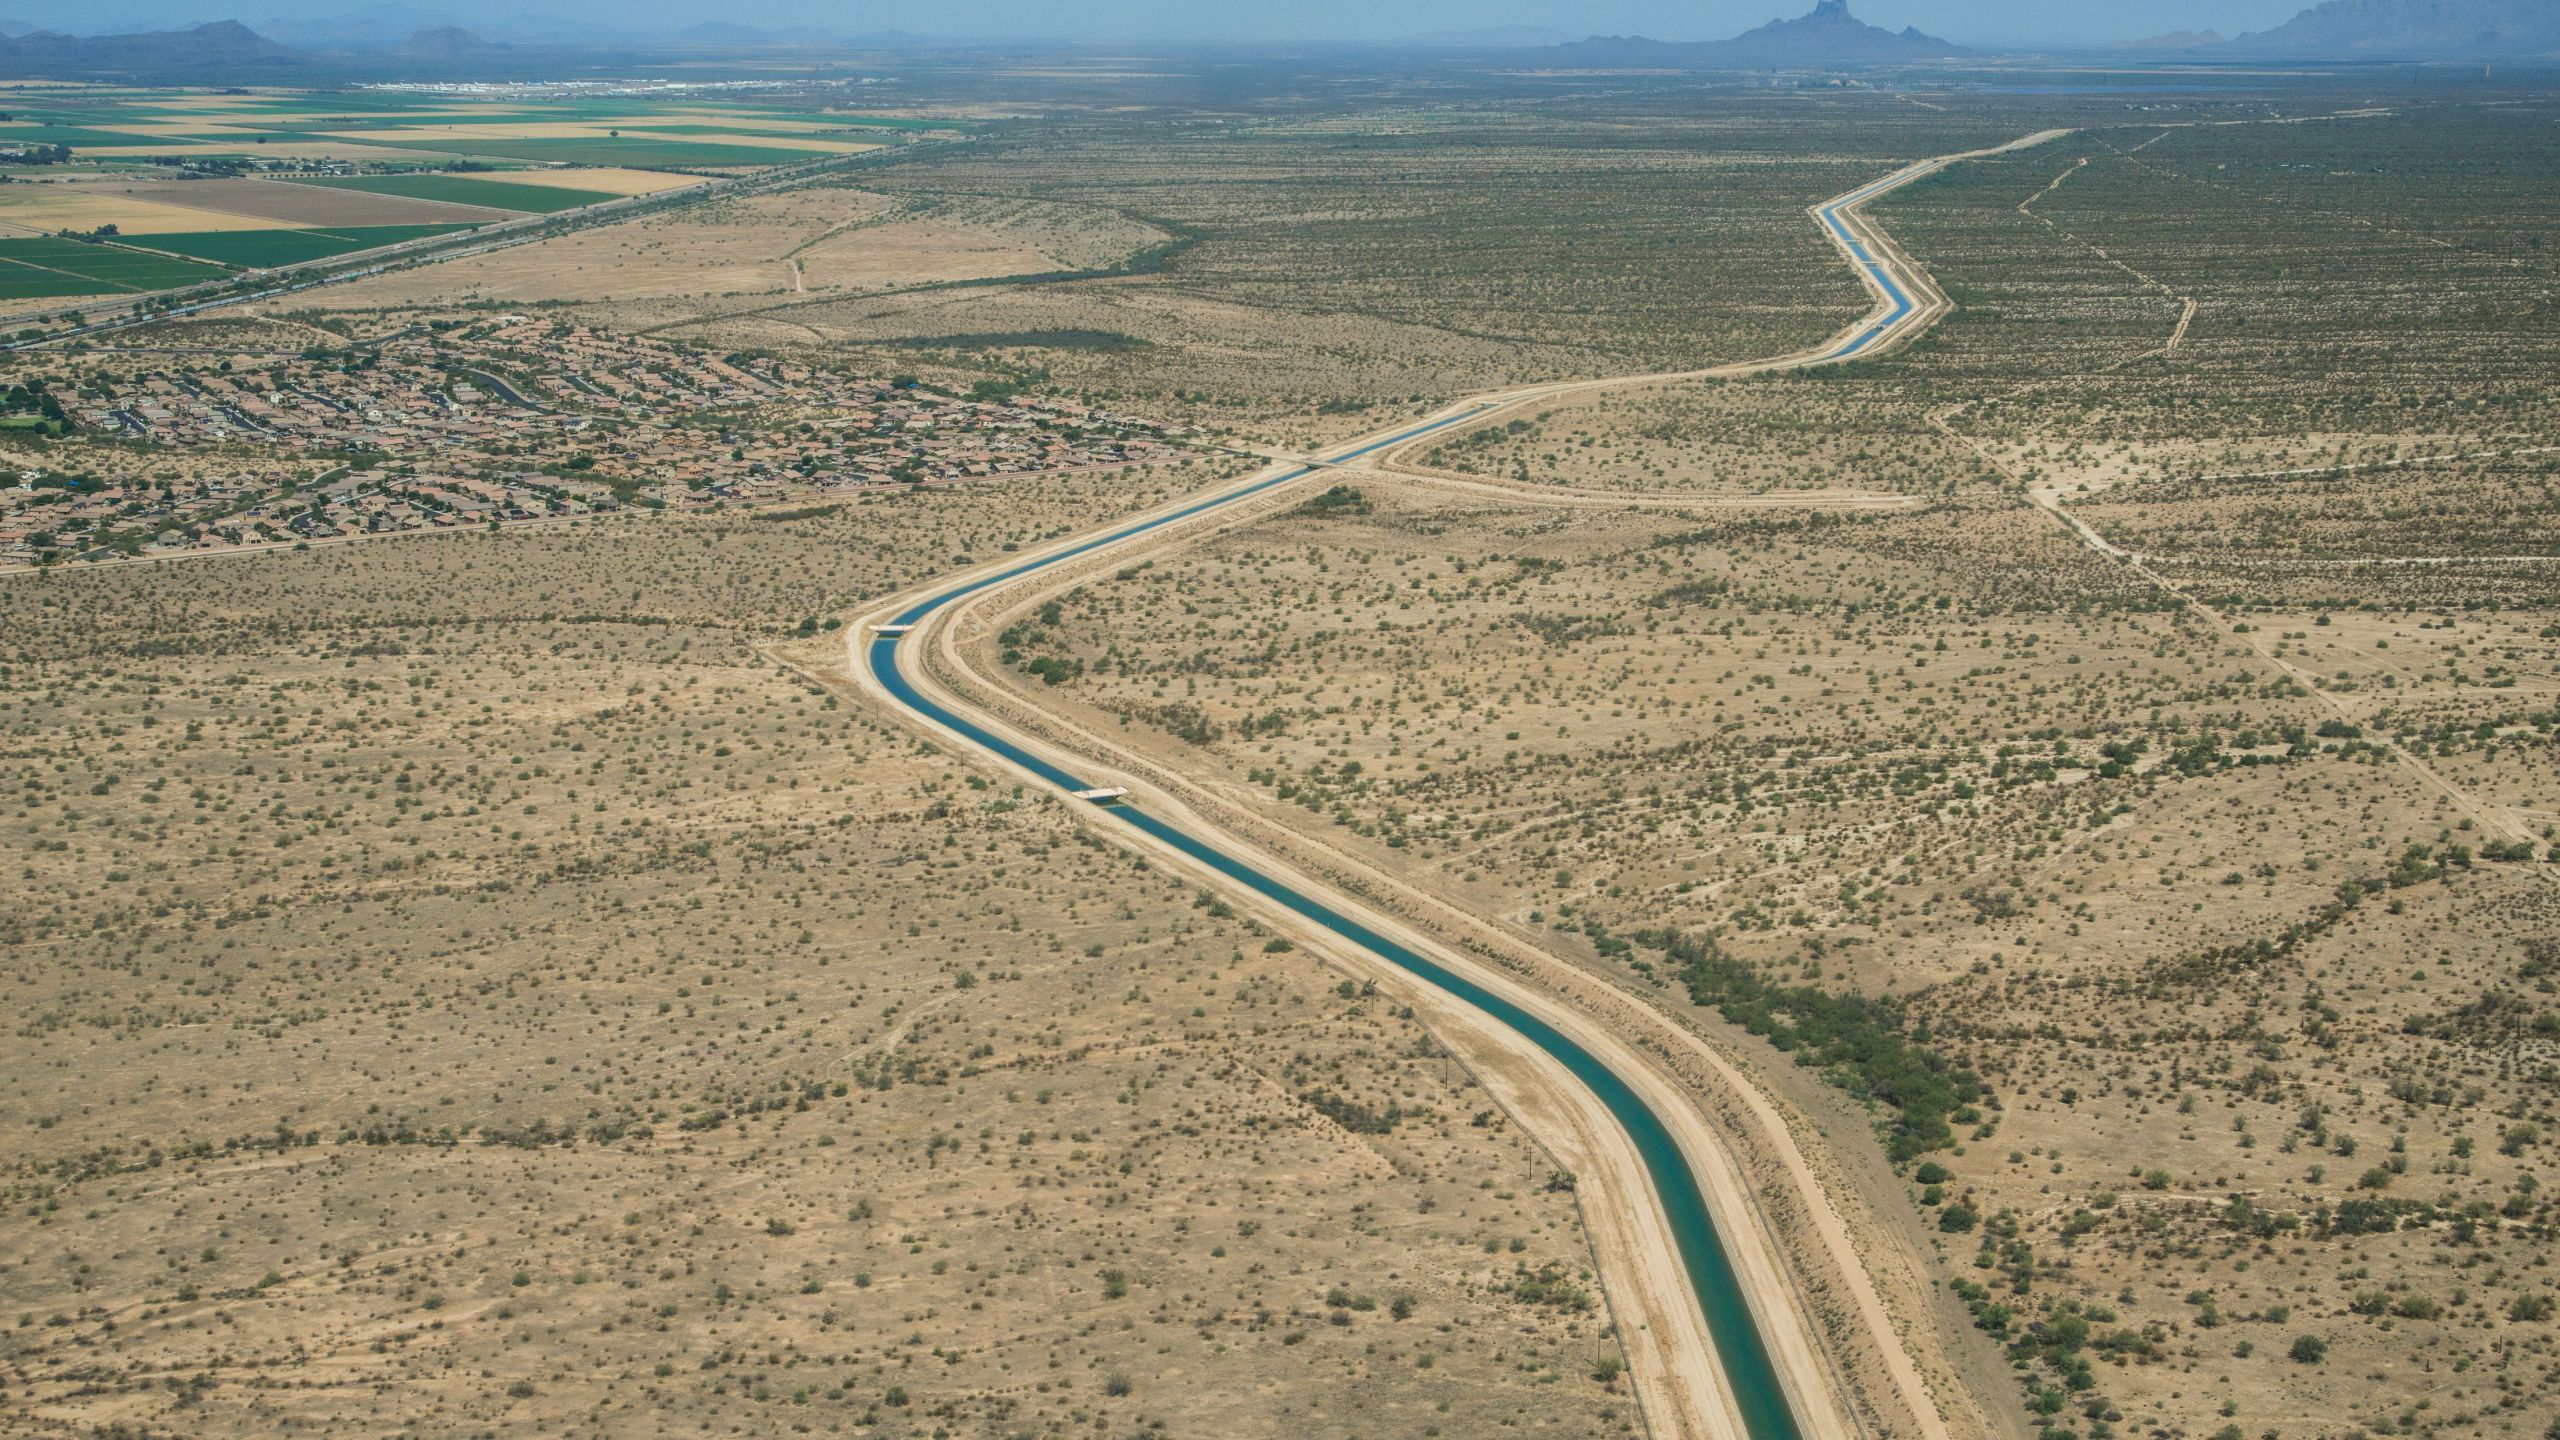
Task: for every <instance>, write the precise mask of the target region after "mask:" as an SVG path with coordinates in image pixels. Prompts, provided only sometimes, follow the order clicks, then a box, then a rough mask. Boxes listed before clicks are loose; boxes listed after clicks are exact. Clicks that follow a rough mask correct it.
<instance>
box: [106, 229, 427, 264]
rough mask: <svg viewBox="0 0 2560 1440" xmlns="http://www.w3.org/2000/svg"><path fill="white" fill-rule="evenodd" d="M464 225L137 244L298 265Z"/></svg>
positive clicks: (216, 233)
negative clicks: (306, 261)
mask: <svg viewBox="0 0 2560 1440" xmlns="http://www.w3.org/2000/svg"><path fill="white" fill-rule="evenodd" d="M470 228H471V227H470V226H467V225H351V226H347V227H346V228H344V229H336V230H322V229H318V228H316V227H315V228H311V229H302V230H210V231H206V232H204V233H202V234H196V235H153V236H150V237H149V238H148V239H146V240H143V241H141V242H139V244H140V245H141V247H142V248H147V249H152V250H168V251H173V252H175V253H177V254H180V255H190V256H193V257H195V258H196V259H198V260H210V261H212V262H213V263H214V264H216V265H229V266H233V267H236V268H239V269H262V268H265V267H267V266H272V265H298V264H300V263H302V262H303V261H305V260H324V259H327V258H328V257H329V256H332V255H346V254H350V253H353V252H354V251H358V250H374V249H379V248H381V247H382V246H385V245H400V244H405V243H407V242H409V241H411V240H424V239H428V238H430V237H433V236H437V235H450V234H453V233H454V232H456V231H458V230H467V229H470Z"/></svg>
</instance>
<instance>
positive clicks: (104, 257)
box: [0, 239, 225, 298]
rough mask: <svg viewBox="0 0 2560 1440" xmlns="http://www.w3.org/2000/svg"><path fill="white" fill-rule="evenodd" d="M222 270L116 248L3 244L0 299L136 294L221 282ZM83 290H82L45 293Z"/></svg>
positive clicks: (78, 243)
mask: <svg viewBox="0 0 2560 1440" xmlns="http://www.w3.org/2000/svg"><path fill="white" fill-rule="evenodd" d="M224 273H225V272H224V271H223V270H222V269H221V268H220V267H218V266H212V265H199V264H195V263H192V262H190V261H186V260H177V259H171V258H170V257H168V256H166V255H149V254H144V253H142V252H140V251H138V250H129V249H126V248H124V247H121V246H116V245H99V244H88V243H83V242H81V241H78V240H51V239H45V240H36V239H27V240H8V239H0V298H20V297H23V296H26V295H71V294H127V295H131V294H137V293H140V292H142V291H146V290H166V289H168V288H170V287H172V286H176V285H193V284H195V283H197V282H199V281H203V280H218V279H220V278H221V277H222V276H223V274H224ZM55 285H80V286H84V287H86V288H84V289H79V290H67V289H53V288H46V287H51V286H55Z"/></svg>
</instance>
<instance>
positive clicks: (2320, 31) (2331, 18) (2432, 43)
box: [2125, 0, 2560, 60]
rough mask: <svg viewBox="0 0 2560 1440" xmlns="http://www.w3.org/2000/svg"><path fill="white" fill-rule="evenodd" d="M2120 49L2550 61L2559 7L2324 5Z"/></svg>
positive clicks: (2505, 1)
mask: <svg viewBox="0 0 2560 1440" xmlns="http://www.w3.org/2000/svg"><path fill="white" fill-rule="evenodd" d="M2181 42H2184V43H2181ZM2125 48H2127V49H2139V50H2149V51H2155V52H2158V51H2169V52H2179V53H2186V54H2194V55H2213V56H2230V57H2232V58H2235V59H2237V58H2242V57H2246V58H2249V59H2266V60H2432V59H2462V60H2473V59H2477V60H2552V59H2560V3H2555V0H2326V3H2325V4H2320V5H2314V6H2312V7H2311V8H2310V9H2308V10H2305V11H2303V12H2302V13H2301V14H2299V15H2296V16H2294V17H2293V18H2292V19H2290V20H2287V21H2286V22H2284V23H2283V24H2281V25H2278V26H2276V27H2275V28H2274V29H2272V30H2260V31H2258V32H2256V33H2254V34H2249V35H2242V36H2239V37H2237V38H2236V39H2231V40H2225V39H2223V38H2222V37H2221V36H2219V35H2215V34H2213V33H2212V32H2211V31H2207V32H2205V33H2204V34H2202V35H2193V36H2190V35H2188V34H2186V33H2184V32H2181V33H2179V34H2174V35H2161V36H2155V37H2154V38H2152V39H2150V40H2142V41H2135V42H2133V43H2132V44H2130V45H2128V46H2126V47H2125Z"/></svg>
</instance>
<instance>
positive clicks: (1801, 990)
mask: <svg viewBox="0 0 2560 1440" xmlns="http://www.w3.org/2000/svg"><path fill="white" fill-rule="evenodd" d="M1592 938H1593V939H1594V941H1595V942H1597V943H1599V945H1600V947H1601V950H1602V952H1603V953H1613V952H1614V953H1623V952H1624V950H1625V949H1626V948H1627V944H1626V942H1625V941H1622V940H1618V939H1616V937H1614V936H1609V935H1606V934H1605V933H1595V934H1594V935H1593V937H1592ZM1634 938H1635V941H1636V943H1638V944H1641V945H1644V946H1645V947H1647V948H1649V949H1653V950H1659V951H1661V952H1662V953H1663V956H1664V958H1665V959H1666V960H1668V961H1669V962H1670V963H1671V964H1672V965H1673V966H1674V967H1676V973H1677V974H1678V975H1679V977H1680V980H1681V982H1682V983H1683V984H1685V985H1687V986H1688V987H1689V998H1690V999H1691V1000H1692V1001H1694V1002H1696V1003H1697V1004H1700V1005H1712V1006H1714V1007H1715V1008H1716V1010H1717V1012H1718V1013H1719V1014H1721V1015H1723V1016H1724V1018H1726V1019H1727V1020H1730V1021H1732V1022H1734V1023H1735V1024H1737V1025H1740V1026H1742V1027H1743V1028H1744V1029H1746V1030H1749V1031H1750V1032H1751V1033H1752V1034H1754V1035H1759V1036H1762V1037H1764V1038H1766V1039H1767V1040H1768V1041H1769V1042H1770V1043H1771V1044H1773V1045H1775V1046H1777V1047H1778V1048H1779V1049H1781V1050H1784V1051H1787V1052H1789V1053H1791V1054H1793V1055H1794V1056H1795V1057H1796V1063H1797V1064H1799V1065H1809V1066H1813V1067H1815V1068H1817V1069H1819V1070H1822V1071H1823V1072H1825V1074H1826V1075H1827V1076H1828V1077H1829V1078H1830V1079H1831V1080H1832V1082H1833V1083H1835V1084H1837V1085H1839V1086H1840V1087H1841V1088H1842V1089H1845V1090H1847V1091H1848V1092H1849V1093H1851V1094H1853V1095H1856V1096H1858V1097H1859V1098H1860V1099H1864V1100H1872V1101H1875V1102H1878V1103H1880V1104H1883V1105H1885V1106H1888V1107H1890V1108H1891V1109H1892V1111H1893V1120H1892V1123H1891V1126H1890V1133H1889V1135H1888V1136H1887V1138H1886V1141H1885V1148H1886V1151H1887V1153H1889V1154H1890V1155H1891V1156H1892V1157H1893V1159H1894V1161H1895V1163H1897V1164H1899V1163H1902V1162H1904V1161H1908V1160H1911V1159H1914V1158H1916V1157H1918V1156H1920V1155H1922V1154H1925V1153H1927V1152H1929V1151H1931V1150H1943V1149H1946V1148H1948V1147H1949V1146H1952V1145H1953V1144H1955V1138H1956V1137H1955V1129H1954V1127H1955V1125H1957V1124H1973V1123H1976V1122H1978V1121H1979V1120H1980V1118H1981V1112H1980V1110H1979V1109H1977V1108H1976V1107H1977V1105H1978V1104H1979V1102H1980V1101H1981V1100H1982V1099H1983V1087H1982V1079H1981V1077H1980V1076H1978V1075H1976V1074H1975V1073H1974V1072H1973V1071H1972V1070H1971V1069H1970V1068H1968V1067H1966V1066H1963V1065H1959V1064H1957V1063H1955V1062H1954V1061H1951V1060H1949V1059H1947V1058H1946V1057H1945V1056H1943V1055H1940V1054H1938V1053H1936V1052H1935V1051H1932V1050H1930V1049H1929V1048H1928V1047H1927V1046H1926V1045H1924V1044H1922V1043H1920V1041H1919V1039H1917V1038H1915V1037H1913V1036H1911V1035H1909V1034H1907V1033H1906V1029H1905V1024H1904V1018H1903V1014H1902V1010H1901V1007H1900V1006H1898V1005H1896V1004H1895V1003H1894V1002H1892V1001H1890V1000H1880V999H1871V998H1869V997H1867V996H1863V995H1841V994H1834V993H1832V992H1830V991H1827V990H1824V989H1821V988H1820V987H1818V986H1813V985H1773V984H1771V983H1769V981H1768V980H1766V979H1764V978H1763V977H1762V975H1761V973H1760V971H1759V969H1758V968H1757V967H1756V966H1753V965H1751V964H1748V963H1746V962H1744V961H1741V960H1737V959H1735V958H1733V957H1732V956H1730V955H1727V954H1726V953H1724V950H1723V949H1722V948H1721V947H1720V946H1718V945H1717V944H1716V943H1715V941H1714V940H1713V939H1711V938H1708V937H1705V936H1695V935H1684V934H1682V933H1680V932H1679V931H1677V930H1668V929H1664V930H1639V931H1637V932H1636V934H1635V937H1634Z"/></svg>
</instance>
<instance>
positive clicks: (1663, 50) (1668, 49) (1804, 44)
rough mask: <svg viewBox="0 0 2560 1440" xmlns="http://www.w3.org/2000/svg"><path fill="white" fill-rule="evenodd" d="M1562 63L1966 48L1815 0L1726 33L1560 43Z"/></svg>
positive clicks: (1820, 59) (1738, 60) (1723, 62)
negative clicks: (1723, 36)
mask: <svg viewBox="0 0 2560 1440" xmlns="http://www.w3.org/2000/svg"><path fill="white" fill-rule="evenodd" d="M1557 48H1558V49H1559V50H1560V51H1562V52H1563V58H1564V60H1565V63H1567V64H1573V65H1598V66H1608V67H1612V68H1625V67H1630V66H1636V67H1646V66H1680V67H1684V68H1695V69H1722V68H1742V69H1756V68H1760V67H1764V66H1781V67H1790V68H1792V67H1797V66H1813V67H1821V66H1828V65H1891V64H1897V63H1900V62H1904V61H1911V60H1937V59H1943V58H1945V57H1946V56H1949V55H1962V54H1965V53H1967V52H1966V51H1965V49H1964V47H1963V46H1960V45H1953V44H1949V43H1948V42H1946V41H1944V40H1941V39H1939V38H1938V37H1936V36H1935V35H1923V34H1921V33H1920V32H1919V31H1917V30H1912V29H1904V30H1898V31H1897V30H1887V29H1885V28H1883V27H1882V26H1878V25H1870V24H1868V23H1867V22H1865V21H1864V20H1861V19H1859V18H1858V17H1856V16H1854V15H1852V14H1850V13H1849V0H1815V4H1814V7H1813V10H1812V12H1811V13H1810V14H1805V15H1799V16H1797V17H1796V18H1794V19H1792V20H1772V21H1770V22H1769V23H1768V24H1766V25H1763V26H1761V27H1760V28H1759V29H1757V30H1746V31H1744V32H1743V33H1742V34H1740V35H1736V36H1734V37H1733V38H1732V39H1730V40H1698V41H1677V40H1648V39H1645V38H1644V37H1643V36H1640V35H1595V36H1593V37H1591V38H1590V39H1588V40H1577V41H1574V42H1573V43H1572V44H1569V45H1561V46H1558V47H1557Z"/></svg>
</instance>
